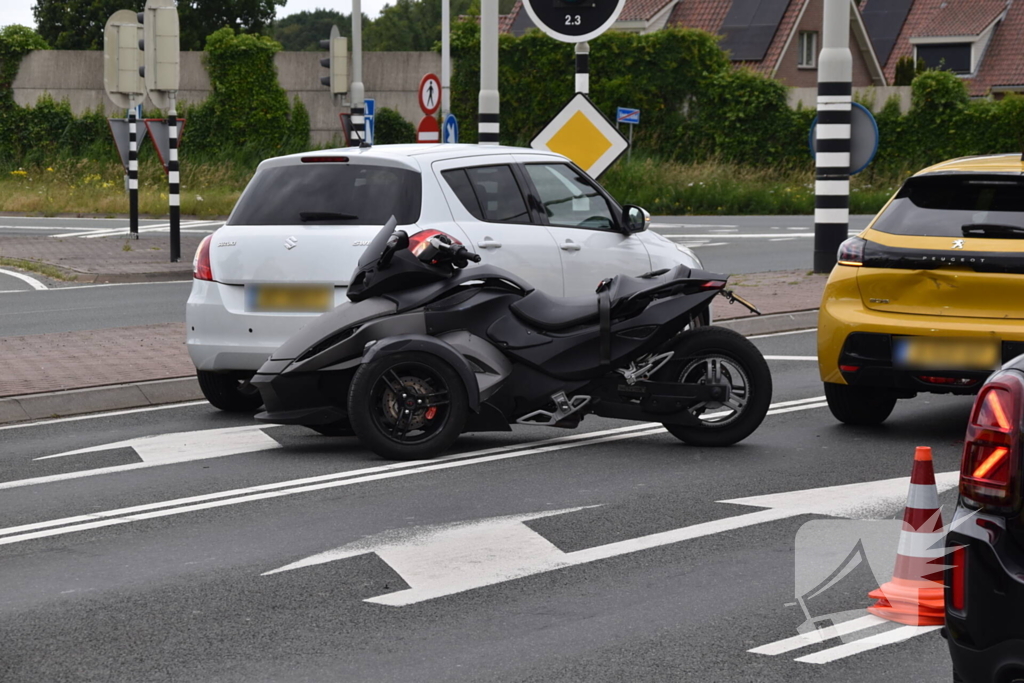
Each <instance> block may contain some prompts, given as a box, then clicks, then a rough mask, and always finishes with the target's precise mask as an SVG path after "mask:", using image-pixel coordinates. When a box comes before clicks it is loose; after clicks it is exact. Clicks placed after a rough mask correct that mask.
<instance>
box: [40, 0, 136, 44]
mask: <svg viewBox="0 0 1024 683" xmlns="http://www.w3.org/2000/svg"><path fill="white" fill-rule="evenodd" d="M145 5H146V0H36V4H35V5H34V6H33V7H32V15H33V16H34V17H35V19H36V26H37V29H36V30H37V31H38V33H39V35H40V36H42V37H43V39H44V40H45V41H46V42H47V43H49V44H50V45H51V46H52V47H53V48H54V49H56V50H102V49H103V27H104V26H105V25H106V23H107V19H108V18H109V17H110V15H111V14H113V13H114V12H116V11H117V10H119V9H130V10H132V11H135V12H138V11H140V10H141V9H142V8H143V7H144V6H145Z"/></svg>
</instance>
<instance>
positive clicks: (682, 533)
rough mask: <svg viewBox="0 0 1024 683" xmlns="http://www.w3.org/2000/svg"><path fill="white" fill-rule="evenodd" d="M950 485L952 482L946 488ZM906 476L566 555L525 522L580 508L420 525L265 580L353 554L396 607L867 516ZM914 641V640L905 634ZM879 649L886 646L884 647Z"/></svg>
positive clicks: (758, 499)
mask: <svg viewBox="0 0 1024 683" xmlns="http://www.w3.org/2000/svg"><path fill="white" fill-rule="evenodd" d="M958 476H959V472H946V473H943V474H942V475H940V476H938V477H936V481H937V482H938V481H939V480H940V478H941V483H940V484H939V486H940V488H943V487H944V488H951V487H952V486H954V485H955V483H956V481H955V477H958ZM951 481H952V483H950V482H951ZM909 483H910V477H900V478H897V479H888V480H883V481H876V482H863V483H858V484H847V485H844V486H829V487H826V488H820V489H808V490H805V491H788V492H785V493H776V494H771V495H767V496H754V497H751V498H742V499H735V500H720V501H718V502H719V503H733V504H739V505H751V506H755V507H763V508H768V509H766V510H760V511H758V512H749V513H747V514H742V515H737V516H735V517H726V518H724V519H716V520H713V521H710V522H703V523H701V524H693V525H691V526H685V527H680V528H678V529H672V530H670V531H663V532H659V533H656V534H649V535H647V536H641V537H639V538H632V539H629V540H625V541H618V542H616V543H608V544H606V545H601V546H596V547H594V548H586V549H583V550H577V551H574V552H571V553H566V552H564V551H562V550H559V549H558V548H556V547H555V546H554V545H552V544H551V543H550V542H549V541H547V539H545V538H543V537H542V536H541V535H540V534H538V533H537V532H535V531H533V530H532V529H530V528H529V527H527V526H526V525H524V524H523V522H524V521H527V520H530V519H536V518H538V517H547V516H550V515H558V514H563V513H566V512H573V511H575V510H579V509H582V508H573V509H569V510H554V511H548V512H543V513H534V514H532V515H527V516H511V517H496V518H491V519H484V520H479V521H474V522H466V523H458V524H447V525H439V526H428V527H419V528H416V529H411V530H407V531H404V532H389V533H385V534H379V535H377V536H373V537H370V538H367V539H363V540H361V541H357V542H355V543H350V544H347V545H344V546H341V547H340V548H336V549H334V550H330V551H328V552H325V553H319V554H317V555H313V556H312V557H308V558H306V559H303V560H300V561H298V562H293V563H291V564H288V565H285V566H284V567H280V568H278V569H274V570H272V571H269V572H266V573H265V574H264V576H266V575H270V574H277V573H279V572H285V571H290V570H294V569H300V568H303V567H309V566H312V565H316V564H323V563H325V562H333V561H335V560H340V559H344V558H347V557H355V556H357V555H365V554H368V553H375V554H376V555H377V556H378V557H380V558H381V559H382V560H384V561H385V562H387V563H388V565H390V566H391V568H392V569H394V570H395V571H396V572H398V574H399V575H400V576H401V577H402V579H403V580H404V581H405V582H406V583H407V584H408V585H409V586H410V588H408V589H406V590H403V591H397V592H394V593H387V594H384V595H378V596H376V597H373V598H369V599H367V600H366V602H374V603H378V604H381V605H391V606H395V607H399V606H406V605H412V604H415V603H418V602H424V601H426V600H433V599H435V598H439V597H443V596H447V595H453V594H455V593H461V592H464V591H468V590H472V589H474V588H480V587H483V586H490V585H493V584H496V583H503V582H505V581H511V580H512V579H518V578H522V577H525V576H532V575H533V574H540V573H544V572H549V571H553V570H555V569H563V568H565V567H571V566H575V565H580V564H587V563H589V562H596V561H598V560H605V559H609V558H612V557H618V556H620V555H628V554H630V553H635V552H639V551H642V550H649V549H651V548H657V547H660V546H665V545H672V544H675V543H680V542H682V541H688V540H692V539H694V538H701V537H703V536H711V535H714V534H720V533H723V532H725V531H733V530H736V529H742V528H745V527H748V526H754V525H757V524H764V523H765V522H774V521H778V520H782V519H787V518H790V517H797V516H800V515H807V514H818V515H828V516H833V517H847V516H854V517H856V516H858V515H860V514H863V513H864V512H865V511H866V510H877V509H878V508H879V507H880V506H883V505H888V504H892V503H893V502H896V503H899V502H900V500H899V497H898V496H894V492H895V491H896V490H898V489H902V492H903V496H904V497H905V496H906V491H907V486H908V485H909ZM908 637H912V636H908ZM883 644H884V643H883Z"/></svg>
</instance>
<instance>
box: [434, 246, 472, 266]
mask: <svg viewBox="0 0 1024 683" xmlns="http://www.w3.org/2000/svg"><path fill="white" fill-rule="evenodd" d="M435 245H436V246H437V248H438V249H440V250H441V251H446V252H448V253H449V254H450V255H451V257H452V258H453V259H466V260H467V261H472V262H473V263H480V261H481V260H482V259H481V258H480V254H474V253H473V252H471V251H470V250H469V249H466V247H464V246H463V245H461V244H448V243H447V242H442V241H441V240H436V241H435Z"/></svg>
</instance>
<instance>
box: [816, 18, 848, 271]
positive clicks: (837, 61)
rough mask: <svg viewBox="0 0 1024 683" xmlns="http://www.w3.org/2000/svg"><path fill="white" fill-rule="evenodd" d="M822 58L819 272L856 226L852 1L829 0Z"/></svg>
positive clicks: (818, 151) (828, 266) (818, 146)
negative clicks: (852, 191) (852, 199)
mask: <svg viewBox="0 0 1024 683" xmlns="http://www.w3.org/2000/svg"><path fill="white" fill-rule="evenodd" d="M824 9H825V14H824V21H823V24H824V26H823V31H822V41H821V42H822V49H821V55H820V56H819V58H818V130H817V141H816V143H815V157H814V159H815V163H814V165H815V169H814V179H815V180H814V272H816V273H827V272H829V271H831V270H832V267H833V266H835V265H836V255H837V252H838V251H839V245H840V244H842V242H843V241H844V240H845V239H846V237H847V234H848V233H849V230H850V123H851V117H852V109H853V97H852V94H853V89H852V84H851V81H852V80H853V57H852V55H851V54H850V2H849V0H825V8H824Z"/></svg>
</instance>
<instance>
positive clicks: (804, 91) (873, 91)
mask: <svg viewBox="0 0 1024 683" xmlns="http://www.w3.org/2000/svg"><path fill="white" fill-rule="evenodd" d="M893 95H895V96H897V97H899V98H900V111H902V112H903V113H904V114H906V113H907V112H908V111H910V86H909V85H886V86H868V87H866V88H854V89H853V101H854V102H861V103H865V102H871V103H872V106H870V107H868V109H870V110H871V111H873V112H878V111H880V110H881V109H882V107H884V106H885V103H886V102H888V101H889V98H890V97H892V96H893ZM801 103H802V104H803V107H804V109H817V108H818V88H817V87H813V88H790V89H789V106H790V107H792V108H794V109H796V107H797V105H798V104H801Z"/></svg>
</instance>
